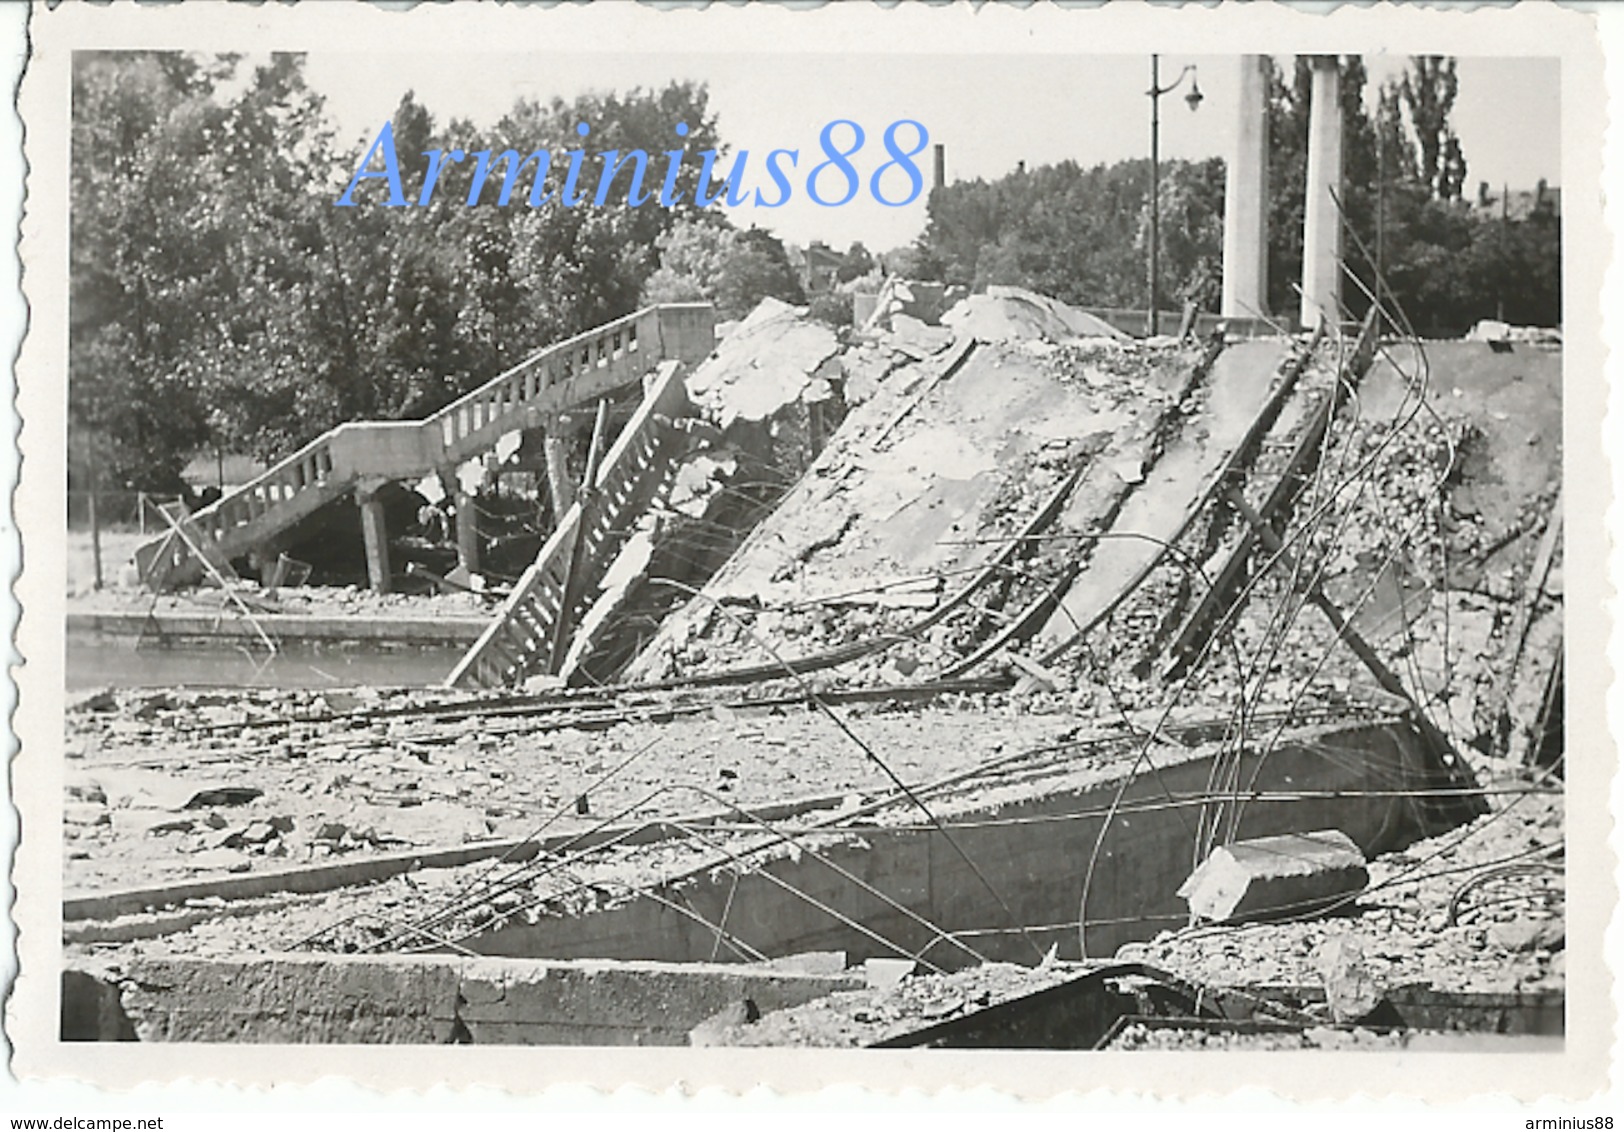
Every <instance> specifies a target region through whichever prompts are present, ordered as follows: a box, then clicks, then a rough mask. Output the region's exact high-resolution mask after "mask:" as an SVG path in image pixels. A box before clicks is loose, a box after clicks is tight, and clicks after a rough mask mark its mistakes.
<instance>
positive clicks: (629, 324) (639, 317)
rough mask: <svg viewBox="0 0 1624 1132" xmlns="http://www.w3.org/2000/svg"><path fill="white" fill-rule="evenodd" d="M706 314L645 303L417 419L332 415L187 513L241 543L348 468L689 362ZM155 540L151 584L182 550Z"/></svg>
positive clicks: (470, 450) (450, 456)
mask: <svg viewBox="0 0 1624 1132" xmlns="http://www.w3.org/2000/svg"><path fill="white" fill-rule="evenodd" d="M714 318H715V316H714V313H713V311H712V309H711V307H710V306H709V305H708V304H705V303H670V304H662V305H660V306H653V307H646V308H644V309H643V310H640V311H637V312H636V313H634V314H630V315H626V316H625V317H623V318H618V319H615V320H614V321H613V322H610V323H607V324H606V325H604V326H600V327H598V328H596V329H594V330H589V331H587V332H585V333H583V334H577V335H575V336H574V337H572V338H567V339H565V340H564V341H562V342H558V343H555V344H553V345H551V346H548V347H546V348H545V349H543V350H540V351H538V352H537V353H535V354H532V355H531V356H530V357H529V358H526V359H525V360H524V361H522V362H520V363H519V364H518V365H516V366H514V367H512V368H511V369H508V370H506V371H504V372H502V373H500V374H498V375H497V376H496V377H494V378H492V379H491V380H489V381H487V382H485V383H484V384H483V385H481V386H480V387H479V388H477V389H475V390H473V391H472V392H470V393H467V394H465V395H464V396H462V397H459V398H458V399H457V400H455V401H453V402H452V403H451V404H449V405H447V406H446V407H445V408H443V409H440V410H439V411H438V412H435V413H433V414H431V415H430V416H429V417H427V418H425V419H423V420H417V421H368V422H354V423H349V424H344V425H340V426H338V427H337V428H334V429H330V430H329V431H328V432H326V433H324V434H323V435H322V436H320V437H318V438H316V439H315V440H313V441H311V442H310V443H309V444H307V445H305V446H304V447H303V448H301V449H299V451H297V452H295V453H294V454H293V455H291V456H288V457H287V458H286V459H283V460H281V461H279V462H278V463H277V464H275V465H274V466H272V467H271V468H269V469H267V470H266V471H265V472H263V473H261V474H260V475H259V476H257V477H256V478H254V479H253V480H251V481H249V482H248V483H246V484H244V485H243V486H242V487H239V488H237V489H236V490H235V491H232V492H230V493H229V494H227V495H225V496H224V497H222V498H221V499H219V500H216V501H215V502H214V503H212V504H210V505H209V506H208V507H204V508H202V509H200V510H199V511H198V512H197V513H196V514H195V515H194V516H193V517H192V519H193V522H195V523H196V525H197V526H198V528H199V529H201V530H203V531H206V532H208V533H209V534H210V535H211V536H212V537H214V538H215V539H216V540H219V541H220V542H221V543H222V544H223V545H224V547H225V549H226V551H227V552H228V553H230V554H233V555H235V554H238V553H241V551H242V549H243V548H242V547H239V546H237V545H236V542H237V541H239V540H242V539H245V538H246V539H249V540H257V539H261V538H265V537H267V536H269V535H270V534H273V533H275V531H276V530H278V529H280V528H281V527H282V526H285V525H286V523H290V522H293V521H296V520H297V519H299V518H302V517H303V515H304V514H305V513H306V512H307V511H308V510H310V509H311V508H313V507H314V506H319V504H320V502H325V501H326V497H327V496H328V495H329V494H330V493H331V491H332V490H335V489H336V488H338V487H340V486H342V485H343V484H345V483H347V482H351V481H353V480H355V479H356V478H357V477H360V476H379V477H386V478H391V479H405V478H408V477H411V476H414V475H422V474H426V473H428V472H431V471H434V470H435V469H437V468H441V467H444V466H445V465H447V464H456V463H461V462H462V461H463V460H466V459H468V458H470V457H471V456H474V455H476V454H478V453H479V452H481V451H484V450H485V449H487V448H489V447H490V446H491V445H492V444H494V443H495V441H496V440H497V438H498V437H499V436H501V435H502V434H504V433H507V432H511V431H513V430H514V429H518V428H524V427H532V426H535V425H538V424H541V423H542V419H543V417H544V416H545V415H546V414H548V413H553V412H559V411H564V410H567V409H571V408H574V407H576V406H578V405H583V404H589V403H591V402H592V401H595V400H596V399H597V398H599V397H601V396H603V395H604V394H605V393H607V392H609V391H610V390H612V389H614V388H618V387H619V386H622V385H627V384H630V383H631V382H633V381H636V380H637V379H638V378H640V377H642V376H643V375H644V374H646V373H647V372H649V371H650V370H652V369H653V368H654V367H655V366H656V365H657V364H658V363H659V362H660V361H662V360H666V359H676V360H680V361H682V362H684V363H685V364H687V365H689V366H693V365H697V364H698V363H699V362H700V361H701V360H703V359H704V357H705V355H706V354H708V353H709V351H710V348H711V346H712V345H713V344H714V325H715V322H714ZM312 488H326V489H329V490H328V491H325V492H321V493H319V495H317V496H315V497H314V498H313V500H311V501H310V506H309V507H307V506H304V505H300V506H297V507H289V506H288V504H290V503H292V502H293V501H295V500H299V499H300V498H301V497H302V496H304V495H305V493H307V492H309V491H310V490H311V489H312ZM279 513H280V515H279ZM280 519H285V522H282V521H280ZM171 541H172V540H171ZM162 542H163V540H161V539H160V540H154V541H153V542H151V543H148V544H146V545H143V546H142V547H141V548H140V549H139V550H138V551H137V552H136V563H137V566H138V568H139V569H140V571H141V576H142V577H144V578H154V579H155V581H156V582H158V583H160V584H161V583H162V582H163V581H164V580H167V578H168V577H169V574H170V571H171V570H173V569H178V568H180V567H182V566H184V565H186V557H187V553H186V551H185V548H184V547H180V548H178V549H177V548H174V547H172V546H167V544H166V545H165V546H164V547H162V548H161V547H160V543H162ZM161 549H162V551H163V553H164V554H165V556H166V557H173V559H174V560H173V561H172V562H171V563H170V566H169V568H167V569H165V570H163V571H161V572H160V573H159V574H157V575H154V573H153V572H152V570H151V569H150V568H149V567H150V565H151V563H152V559H153V558H154V557H155V556H156V555H157V554H158V553H159V552H160V550H161Z"/></svg>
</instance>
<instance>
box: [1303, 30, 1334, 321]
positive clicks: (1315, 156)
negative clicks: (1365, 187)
mask: <svg viewBox="0 0 1624 1132" xmlns="http://www.w3.org/2000/svg"><path fill="white" fill-rule="evenodd" d="M1313 67H1314V86H1313V96H1312V97H1313V101H1312V102H1311V103H1310V104H1309V111H1308V186H1307V187H1308V196H1307V202H1306V208H1305V215H1304V218H1303V304H1302V324H1303V326H1304V327H1311V326H1314V325H1316V324H1317V323H1318V322H1319V321H1320V320H1321V319H1322V318H1324V319H1329V320H1332V321H1335V320H1337V319H1340V318H1341V313H1340V312H1341V308H1340V307H1339V306H1338V303H1339V301H1340V299H1341V297H1342V265H1341V262H1340V261H1341V258H1342V217H1341V214H1340V213H1339V212H1338V210H1337V205H1336V202H1337V199H1340V198H1341V197H1342V90H1341V77H1340V74H1339V72H1338V71H1337V59H1336V56H1335V55H1316V56H1314V60H1313Z"/></svg>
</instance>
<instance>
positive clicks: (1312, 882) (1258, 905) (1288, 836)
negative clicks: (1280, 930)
mask: <svg viewBox="0 0 1624 1132" xmlns="http://www.w3.org/2000/svg"><path fill="white" fill-rule="evenodd" d="M1369 883H1370V874H1369V873H1368V872H1367V871H1366V869H1365V855H1364V852H1363V851H1362V850H1361V849H1360V848H1359V846H1358V845H1356V844H1354V842H1353V839H1352V838H1351V837H1349V836H1348V835H1347V834H1345V833H1343V832H1342V831H1341V830H1339V829H1323V830H1317V831H1315V832H1313V833H1283V834H1278V835H1276V836H1273V837H1259V838H1255V839H1253V840H1250V841H1237V842H1234V843H1233V844H1230V845H1224V846H1220V847H1219V848H1217V849H1215V850H1213V852H1212V854H1211V855H1210V856H1209V857H1208V858H1207V859H1206V860H1205V861H1203V862H1202V863H1201V867H1200V868H1198V869H1196V871H1195V872H1193V873H1191V874H1190V877H1189V879H1188V880H1186V881H1185V882H1184V883H1183V884H1182V885H1180V886H1179V891H1178V894H1179V895H1180V896H1182V897H1184V899H1185V900H1186V901H1187V902H1188V903H1189V905H1190V911H1191V912H1192V913H1194V914H1195V915H1196V916H1198V917H1200V918H1201V919H1203V920H1211V921H1214V922H1217V923H1239V922H1241V921H1244V920H1253V919H1267V918H1270V917H1273V916H1283V915H1290V916H1302V915H1308V914H1311V913H1313V912H1315V911H1317V910H1319V909H1322V908H1326V907H1328V906H1330V905H1332V904H1335V903H1338V902H1340V901H1342V900H1345V899H1346V898H1348V897H1350V896H1352V895H1354V894H1355V893H1358V892H1361V891H1363V889H1364V887H1365V886H1366V885H1367V884H1369Z"/></svg>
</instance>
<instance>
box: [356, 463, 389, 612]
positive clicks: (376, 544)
mask: <svg viewBox="0 0 1624 1132" xmlns="http://www.w3.org/2000/svg"><path fill="white" fill-rule="evenodd" d="M378 486H381V485H378ZM355 501H356V503H358V504H360V506H361V538H362V539H363V540H364V541H365V543H366V553H367V581H368V583H370V584H371V586H372V588H373V589H374V590H376V591H377V592H378V593H381V594H386V593H388V592H389V528H388V525H387V524H386V523H385V522H384V515H383V502H382V500H380V499H379V498H378V487H377V486H372V487H358V488H356V489H355Z"/></svg>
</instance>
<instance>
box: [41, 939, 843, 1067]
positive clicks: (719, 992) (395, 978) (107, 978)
mask: <svg viewBox="0 0 1624 1132" xmlns="http://www.w3.org/2000/svg"><path fill="white" fill-rule="evenodd" d="M70 976H71V978H70ZM863 985H864V983H863V976H862V973H861V972H856V971H854V972H851V973H846V972H841V973H838V974H808V973H805V972H798V971H782V970H775V969H771V968H765V967H759V966H743V965H733V964H725V963H694V964H676V963H617V962H613V961H609V960H582V961H577V962H558V961H555V960H531V959H484V958H480V959H459V958H454V957H451V956H445V955H383V956H358V955H304V954H300V955H292V954H287V955H267V956H252V957H248V958H228V959H214V958H197V957H191V956H186V957H161V958H160V957H154V958H143V959H136V960H134V961H133V962H131V963H130V965H129V966H128V968H127V969H126V970H124V971H123V972H109V971H106V970H86V971H72V970H70V971H68V972H65V977H64V979H63V1017H64V1019H68V1018H72V1019H73V1020H74V1024H75V1027H76V1033H78V1034H80V1035H81V1036H83V1037H85V1038H87V1039H90V1040H95V1039H96V1038H99V1039H100V1040H120V1039H123V1040H129V1037H130V1036H131V1035H133V1036H134V1037H135V1038H136V1039H138V1040H140V1041H148V1042H225V1041H230V1042H276V1043H283V1042H290V1043H292V1042H297V1043H311V1042H314V1043H355V1042H365V1043H387V1044H396V1043H407V1044H437V1045H444V1044H448V1043H468V1044H477V1045H663V1046H674V1045H686V1044H688V1033H689V1031H690V1030H692V1029H693V1028H694V1027H696V1026H698V1025H699V1024H700V1023H701V1022H703V1021H705V1019H707V1018H710V1017H712V1016H714V1015H715V1014H717V1013H718V1012H719V1011H721V1010H723V1009H725V1008H727V1007H729V1006H732V1005H734V1004H738V1003H743V1002H750V1003H753V1004H754V1005H755V1007H756V1009H757V1011H758V1012H759V1013H763V1014H765V1013H767V1012H769V1011H773V1010H782V1009H786V1008H788V1007H791V1006H798V1005H800V1004H802V1003H805V1002H810V1001H812V1000H813V999H816V998H822V997H823V996H825V995H828V994H832V993H834V992H835V991H843V990H859V989H861V988H862V987H863ZM109 988H115V989H116V992H117V1009H110V1005H109V1003H110V999H109ZM87 1027H90V1028H96V1029H97V1033H96V1035H95V1036H94V1038H92V1037H91V1035H89V1034H88V1033H87V1032H86V1029H87Z"/></svg>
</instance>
